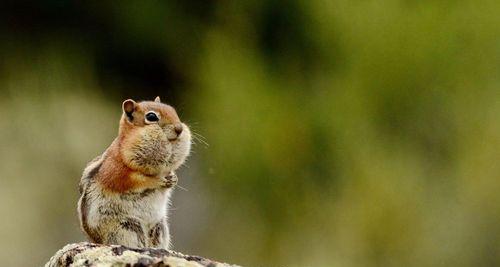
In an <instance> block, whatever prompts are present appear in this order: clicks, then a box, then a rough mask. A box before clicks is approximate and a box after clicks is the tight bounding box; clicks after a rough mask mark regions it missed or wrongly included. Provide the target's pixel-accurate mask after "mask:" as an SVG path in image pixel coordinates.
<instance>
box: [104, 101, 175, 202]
mask: <svg viewBox="0 0 500 267" xmlns="http://www.w3.org/2000/svg"><path fill="white" fill-rule="evenodd" d="M148 110H156V111H159V113H160V116H161V120H160V122H159V123H158V124H159V125H160V126H165V125H166V124H176V123H180V120H179V117H178V115H177V113H176V112H175V109H174V108H172V107H171V106H168V105H165V104H161V103H158V102H150V101H147V102H141V103H137V104H136V109H135V110H134V119H133V120H132V121H130V120H129V119H128V118H127V116H126V115H125V114H124V115H123V116H122V118H121V120H120V130H119V135H118V138H116V139H115V141H114V142H113V143H112V144H111V146H110V147H109V148H108V150H107V153H106V157H105V159H104V162H103V166H102V168H101V170H100V171H99V173H98V174H97V176H96V180H97V181H98V182H99V183H100V184H101V185H102V186H103V187H104V188H105V189H107V190H109V191H111V192H116V193H124V192H129V191H138V190H143V189H148V188H155V187H158V186H160V185H161V183H162V182H161V180H160V179H159V177H157V176H155V175H151V174H150V171H148V170H146V169H145V168H144V169H143V168H137V166H130V165H127V164H126V163H125V162H124V160H123V158H122V156H121V153H120V149H121V148H123V147H126V146H129V145H133V144H128V143H127V142H131V141H134V139H133V138H131V137H130V136H131V135H137V134H138V131H137V128H138V127H143V126H145V125H146V124H145V123H144V120H143V119H142V118H143V117H144V114H145V113H146V112H147V111H148Z"/></svg>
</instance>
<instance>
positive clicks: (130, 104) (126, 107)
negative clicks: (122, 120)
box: [122, 99, 136, 121]
mask: <svg viewBox="0 0 500 267" xmlns="http://www.w3.org/2000/svg"><path fill="white" fill-rule="evenodd" d="M135 106H136V103H135V101H134V100H132V99H127V100H125V101H123V104H122V108H123V112H124V113H125V115H127V117H128V119H129V120H131V121H132V120H133V119H134V116H132V113H134V110H135Z"/></svg>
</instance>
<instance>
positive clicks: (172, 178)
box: [162, 172, 178, 188]
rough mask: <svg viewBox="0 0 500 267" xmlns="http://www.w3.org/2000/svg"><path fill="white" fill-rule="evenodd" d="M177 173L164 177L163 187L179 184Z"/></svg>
mask: <svg viewBox="0 0 500 267" xmlns="http://www.w3.org/2000/svg"><path fill="white" fill-rule="evenodd" d="M177 181H178V178H177V175H176V174H175V173H173V172H171V173H170V174H168V175H167V176H165V177H163V178H162V187H164V188H172V187H174V186H175V185H176V184H177Z"/></svg>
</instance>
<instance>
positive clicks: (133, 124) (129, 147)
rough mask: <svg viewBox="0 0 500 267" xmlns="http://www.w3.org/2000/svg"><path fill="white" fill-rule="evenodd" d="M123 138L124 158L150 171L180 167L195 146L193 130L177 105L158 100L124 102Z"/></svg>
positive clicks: (130, 164)
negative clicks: (175, 107)
mask: <svg viewBox="0 0 500 267" xmlns="http://www.w3.org/2000/svg"><path fill="white" fill-rule="evenodd" d="M122 109H123V115H122V117H121V120H120V130H119V141H120V154H121V157H122V160H123V162H124V163H125V164H126V165H127V166H128V167H129V168H131V169H133V170H136V171H140V172H142V173H144V174H146V175H166V174H167V173H168V172H170V171H174V170H176V169H177V168H179V166H180V165H182V163H184V161H185V160H186V158H187V156H188V155H189V152H190V149H191V132H190V130H189V128H188V126H187V125H186V124H184V123H182V122H181V120H180V119H179V116H178V115H177V112H176V111H175V109H174V108H173V107H171V106H169V105H167V104H164V103H161V101H160V97H156V99H155V101H143V102H135V101H134V100H132V99H127V100H125V101H124V102H123V104H122Z"/></svg>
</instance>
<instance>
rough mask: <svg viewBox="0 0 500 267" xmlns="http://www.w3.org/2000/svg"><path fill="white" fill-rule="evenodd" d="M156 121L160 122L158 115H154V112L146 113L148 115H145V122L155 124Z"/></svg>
mask: <svg viewBox="0 0 500 267" xmlns="http://www.w3.org/2000/svg"><path fill="white" fill-rule="evenodd" d="M158 120H160V119H159V118H158V115H156V113H154V112H148V113H146V121H148V122H155V121H158Z"/></svg>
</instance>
